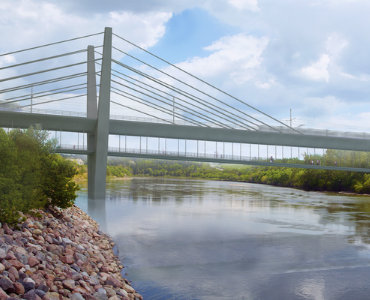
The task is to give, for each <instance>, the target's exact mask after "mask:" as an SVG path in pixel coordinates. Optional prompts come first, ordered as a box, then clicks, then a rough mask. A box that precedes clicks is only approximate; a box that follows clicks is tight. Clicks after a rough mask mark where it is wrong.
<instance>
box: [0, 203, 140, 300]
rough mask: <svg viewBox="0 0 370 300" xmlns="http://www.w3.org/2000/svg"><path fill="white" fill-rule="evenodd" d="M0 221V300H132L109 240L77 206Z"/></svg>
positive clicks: (132, 293) (133, 294) (133, 293)
mask: <svg viewBox="0 0 370 300" xmlns="http://www.w3.org/2000/svg"><path fill="white" fill-rule="evenodd" d="M25 217H26V220H25V221H24V222H22V223H20V224H17V225H16V226H14V227H9V226H8V225H7V224H1V223H0V300H4V299H26V300H40V299H42V300H49V299H50V300H62V299H74V300H108V299H109V300H118V299H122V300H138V299H142V296H141V295H139V294H138V293H136V291H135V290H134V289H133V288H132V287H131V285H130V282H129V281H128V280H127V279H126V278H124V277H123V276H122V274H121V270H122V269H123V265H122V264H121V263H120V261H119V259H118V258H117V256H115V254H114V252H113V247H114V245H115V244H114V242H113V240H112V239H111V238H110V237H109V236H108V235H106V234H104V233H103V232H101V231H99V224H98V223H97V222H95V221H93V220H92V219H91V218H90V217H89V216H88V215H87V214H86V213H84V212H83V211H82V210H81V209H79V208H78V207H77V206H73V207H70V208H68V209H65V210H59V209H49V210H48V211H43V210H35V211H33V212H32V213H31V214H28V215H26V216H25Z"/></svg>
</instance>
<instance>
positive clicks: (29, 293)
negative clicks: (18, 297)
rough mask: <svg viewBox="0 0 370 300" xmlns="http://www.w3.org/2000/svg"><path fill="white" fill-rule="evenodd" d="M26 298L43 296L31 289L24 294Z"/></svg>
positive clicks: (33, 298)
mask: <svg viewBox="0 0 370 300" xmlns="http://www.w3.org/2000/svg"><path fill="white" fill-rule="evenodd" d="M22 298H23V299H26V300H41V298H40V297H39V296H38V295H37V294H36V292H35V290H29V291H28V292H27V293H25V294H24V295H23V296H22Z"/></svg>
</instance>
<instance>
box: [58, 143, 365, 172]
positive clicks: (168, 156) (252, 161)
mask: <svg viewBox="0 0 370 300" xmlns="http://www.w3.org/2000/svg"><path fill="white" fill-rule="evenodd" d="M76 148H77V147H75V149H73V146H63V148H59V149H57V150H56V152H58V153H68V154H91V152H89V151H87V150H84V149H78V148H77V149H76ZM108 156H115V157H133V158H144V159H164V160H181V161H195V162H208V163H222V164H242V165H254V166H266V167H285V168H303V169H318V170H332V171H351V172H363V173H370V169H369V168H359V167H357V168H356V167H354V166H353V167H348V166H326V165H325V162H324V164H322V165H310V164H305V163H304V161H301V162H302V163H299V164H297V163H289V162H287V163H281V162H273V163H271V162H269V160H268V159H267V158H258V157H245V156H242V157H240V156H238V155H235V156H231V155H226V156H225V157H222V156H221V155H218V156H217V157H216V156H215V155H209V154H208V155H207V154H206V155H204V154H202V153H198V154H197V153H186V155H185V153H184V152H176V151H157V150H148V151H147V150H145V149H142V150H141V151H140V149H126V150H125V149H118V148H109V149H108ZM286 160H288V159H286Z"/></svg>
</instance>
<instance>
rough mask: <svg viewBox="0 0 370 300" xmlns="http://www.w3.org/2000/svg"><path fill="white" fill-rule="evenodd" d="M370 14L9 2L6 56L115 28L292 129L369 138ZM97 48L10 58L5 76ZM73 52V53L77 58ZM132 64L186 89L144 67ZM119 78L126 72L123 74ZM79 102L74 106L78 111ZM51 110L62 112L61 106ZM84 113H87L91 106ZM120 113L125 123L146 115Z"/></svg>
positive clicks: (222, 3)
mask: <svg viewBox="0 0 370 300" xmlns="http://www.w3.org/2000/svg"><path fill="white" fill-rule="evenodd" d="M369 11H370V2H369V1H365V0H321V1H320V0H304V1H303V0H274V1H272V0H197V1H195V0H186V1H185V0H179V1H174V0H152V1H144V0H136V1H121V0H120V1H118V0H107V1H96V0H79V1H75V0H73V1H72V0H64V1H55V0H46V1H40V0H37V1H36V0H2V1H1V2H0V20H1V21H0V36H1V41H0V53H7V52H11V51H15V50H18V49H23V48H28V47H33V46H36V45H42V44H47V43H50V42H54V41H59V40H64V39H70V38H74V37H77V36H83V35H87V34H92V33H98V32H103V31H104V27H112V28H113V32H114V33H116V34H117V35H119V36H121V37H124V38H125V39H127V40H130V41H132V42H133V43H136V44H138V45H139V46H141V47H143V48H144V49H147V50H149V51H151V52H152V53H154V54H156V55H158V56H160V57H163V58H164V59H166V60H167V61H169V62H171V63H173V64H175V65H176V66H179V67H181V68H183V69H184V70H186V71H188V72H190V73H192V74H194V75H195V76H198V77H200V78H201V79H203V80H205V81H206V82H209V83H210V84H212V85H214V86H217V87H218V88H220V89H222V90H224V91H225V92H227V93H230V94H232V95H233V96H235V97H237V98H239V99H241V100H242V101H244V102H246V103H248V104H249V105H252V106H254V107H256V108H258V109H259V110H261V111H263V112H265V113H267V114H270V115H272V116H273V117H275V118H277V119H279V120H286V119H288V118H289V112H290V109H292V115H293V117H294V118H295V119H294V122H295V125H302V126H305V127H312V126H321V127H324V128H327V127H330V128H338V129H340V130H354V129H356V130H360V131H368V129H369V124H368V118H369V116H370V103H369V101H368V100H369V95H370V87H369V81H370V57H369V55H368V49H369V47H370V35H369V34H368V32H367V31H368V28H369V25H370V24H369V23H370V19H369V18H368V15H369ZM113 42H114V44H115V45H116V46H117V47H118V48H120V49H123V50H124V51H126V52H128V53H130V54H132V55H135V56H137V57H138V58H140V59H147V60H148V62H149V63H152V64H153V65H155V66H156V67H157V68H159V69H160V70H163V71H166V72H168V73H170V74H172V75H174V76H177V77H178V78H180V79H183V80H185V81H186V82H188V83H191V84H193V85H195V86H196V87H201V86H202V88H203V89H204V90H205V91H207V92H209V93H211V94H212V95H217V97H219V98H220V99H222V100H223V101H226V102H227V103H229V104H230V105H235V106H236V107H238V108H240V109H241V110H243V111H244V109H245V111H247V108H246V107H245V106H244V105H241V104H240V103H237V102H236V101H234V100H232V99H231V98H229V97H226V96H224V95H222V94H220V93H216V92H214V91H212V89H210V88H209V87H207V86H205V85H201V84H200V83H199V82H196V81H194V80H193V79H192V78H189V77H186V76H185V75H184V74H183V73H181V72H179V71H176V70H175V69H173V68H172V67H170V66H168V65H166V64H165V63H163V62H160V61H156V60H154V59H153V58H151V57H149V56H148V55H146V54H143V53H142V52H140V51H139V50H137V49H135V48H134V47H133V46H131V45H129V44H127V43H124V42H123V41H120V40H119V39H117V38H115V39H114V41H113ZM90 43H91V44H94V45H95V46H97V45H101V44H102V36H101V35H100V36H95V37H92V38H88V39H83V40H78V41H75V42H73V43H66V44H60V45H58V46H52V47H49V48H42V49H40V50H39V52H37V51H33V52H32V51H28V52H25V53H20V54H14V55H9V56H2V57H0V68H1V67H4V66H7V65H9V64H12V63H19V62H22V61H27V60H31V59H36V57H40V56H41V57H42V56H47V55H49V53H54V52H53V51H56V52H58V51H59V52H61V53H63V51H64V52H66V51H72V50H77V49H81V48H85V47H86V45H88V44H90ZM70 44H73V46H70V48H68V47H69V45H70ZM53 55H54V54H53ZM113 56H114V57H115V58H116V59H117V60H119V61H121V62H125V63H129V62H130V59H129V58H128V57H126V56H125V55H123V54H122V53H120V52H117V51H115V52H114V53H113ZM66 61H68V62H70V63H73V62H76V61H77V58H70V57H68V58H66ZM131 63H132V64H133V66H136V67H137V68H139V69H141V70H143V71H147V72H148V73H149V74H152V75H154V76H157V77H158V78H162V79H163V80H165V81H167V82H169V83H172V84H174V85H177V83H175V82H173V81H172V80H170V79H168V78H167V79H164V76H163V75H161V74H159V73H158V72H154V71H151V70H149V69H148V68H147V67H145V66H142V65H141V64H140V63H138V62H134V61H132V60H131ZM50 64H52V63H50ZM31 69H32V66H31V65H27V66H24V68H23V70H15V69H6V70H0V72H1V73H0V74H1V75H0V78H1V77H3V76H4V77H7V76H16V75H18V74H21V73H22V72H28V71H29V72H31V71H30V70H31ZM117 70H121V69H120V68H119V67H118V66H117ZM43 76H44V77H42V78H46V77H45V76H46V75H43ZM40 78H41V77H40ZM27 80H28V79H27V78H22V79H19V80H18V81H17V83H19V84H25V83H27V82H28V81H27ZM8 86H9V85H8V83H7V82H3V83H1V82H0V89H2V88H4V87H8ZM115 97H118V96H115ZM2 98H3V99H6V97H4V96H2ZM76 101H77V100H76ZM76 101H74V102H73V103H71V102H66V103H67V104H68V105H72V106H73V105H76V106H77V102H76ZM210 102H212V101H210ZM212 103H213V102H212ZM139 106H140V105H139ZM40 107H41V106H40ZM44 107H45V108H53V109H61V108H62V107H61V104H60V103H58V104H57V103H54V104H52V105H51V104H50V106H44ZM79 107H80V108H79V109H81V110H83V109H84V104H81V103H80V104H79ZM113 108H114V109H115V110H116V111H117V112H116V114H120V115H122V114H124V115H137V114H136V113H135V112H132V111H131V112H128V111H127V110H122V109H121V108H118V107H117V106H112V109H113ZM120 109H121V110H120ZM150 111H151V110H150V109H149V110H148V112H150Z"/></svg>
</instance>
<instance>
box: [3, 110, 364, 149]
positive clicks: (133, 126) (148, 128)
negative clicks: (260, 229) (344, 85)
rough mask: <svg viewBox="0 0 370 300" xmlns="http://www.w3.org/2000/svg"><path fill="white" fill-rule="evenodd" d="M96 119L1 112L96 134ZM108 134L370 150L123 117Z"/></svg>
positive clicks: (16, 119) (324, 139)
mask: <svg viewBox="0 0 370 300" xmlns="http://www.w3.org/2000/svg"><path fill="white" fill-rule="evenodd" d="M96 122H97V119H92V118H83V117H74V116H61V115H43V114H28V113H23V112H10V111H0V126H1V127H10V128H12V127H14V128H28V127H29V126H30V125H33V124H36V123H38V124H41V125H42V128H44V129H46V130H53V131H54V130H55V131H59V130H62V131H69V132H85V133H93V132H94V131H95V127H96ZM109 134H115V135H128V136H144V137H156V138H171V139H187V140H201V141H214V142H227V143H245V144H260V145H272V146H274V145H277V146H292V147H302V148H307V147H308V148H321V149H338V150H354V151H369V150H370V140H367V139H355V138H342V137H330V136H316V135H299V134H287V133H274V132H261V131H247V130H238V129H225V128H207V127H194V126H185V125H172V124H160V123H147V122H132V121H121V120H109Z"/></svg>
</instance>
